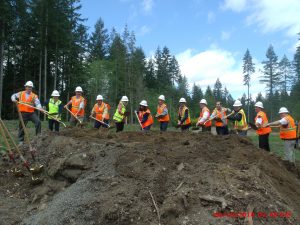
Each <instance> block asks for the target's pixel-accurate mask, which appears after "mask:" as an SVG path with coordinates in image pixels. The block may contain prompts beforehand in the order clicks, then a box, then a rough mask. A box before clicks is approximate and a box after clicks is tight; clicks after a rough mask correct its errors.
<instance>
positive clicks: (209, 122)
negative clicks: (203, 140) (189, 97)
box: [199, 106, 211, 127]
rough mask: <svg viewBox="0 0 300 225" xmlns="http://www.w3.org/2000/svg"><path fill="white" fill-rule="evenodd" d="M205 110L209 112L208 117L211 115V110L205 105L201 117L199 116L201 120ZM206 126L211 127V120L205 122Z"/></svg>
mask: <svg viewBox="0 0 300 225" xmlns="http://www.w3.org/2000/svg"><path fill="white" fill-rule="evenodd" d="M205 112H208V118H209V117H210V111H209V109H208V108H207V107H206V106H205V107H203V109H202V110H201V112H200V117H199V120H200V119H201V118H202V117H203V115H204V113H205ZM204 126H205V127H211V120H208V121H207V122H206V123H205V124H204Z"/></svg>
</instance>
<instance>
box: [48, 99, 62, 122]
mask: <svg viewBox="0 0 300 225" xmlns="http://www.w3.org/2000/svg"><path fill="white" fill-rule="evenodd" d="M60 104H61V101H60V100H57V101H56V102H55V101H54V99H53V98H50V100H49V103H48V107H49V114H50V115H58V111H59V105H60ZM48 119H52V118H51V117H50V118H49V116H48Z"/></svg>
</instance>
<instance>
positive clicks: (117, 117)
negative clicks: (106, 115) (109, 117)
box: [113, 102, 126, 123]
mask: <svg viewBox="0 0 300 225" xmlns="http://www.w3.org/2000/svg"><path fill="white" fill-rule="evenodd" d="M120 104H122V109H121V112H122V114H123V115H121V114H120V113H119V111H118V108H119V106H118V107H117V109H116V112H115V114H114V117H113V120H114V121H116V122H118V123H120V122H122V121H123V120H124V118H125V115H124V114H125V112H126V107H125V105H124V104H123V103H122V102H119V105H120Z"/></svg>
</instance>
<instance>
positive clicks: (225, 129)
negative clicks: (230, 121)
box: [216, 126, 229, 135]
mask: <svg viewBox="0 0 300 225" xmlns="http://www.w3.org/2000/svg"><path fill="white" fill-rule="evenodd" d="M216 131H217V134H218V135H227V134H229V131H228V127H227V126H223V127H216Z"/></svg>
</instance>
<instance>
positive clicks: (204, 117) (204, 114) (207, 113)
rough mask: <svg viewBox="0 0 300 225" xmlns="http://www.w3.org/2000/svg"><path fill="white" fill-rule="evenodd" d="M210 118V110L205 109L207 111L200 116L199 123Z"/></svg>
mask: <svg viewBox="0 0 300 225" xmlns="http://www.w3.org/2000/svg"><path fill="white" fill-rule="evenodd" d="M208 118H209V112H208V111H205V112H204V113H203V116H202V118H200V120H199V123H204V122H205V121H206V120H208Z"/></svg>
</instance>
